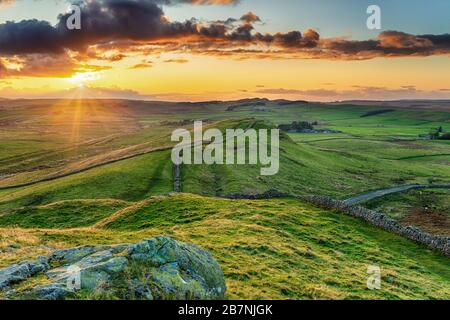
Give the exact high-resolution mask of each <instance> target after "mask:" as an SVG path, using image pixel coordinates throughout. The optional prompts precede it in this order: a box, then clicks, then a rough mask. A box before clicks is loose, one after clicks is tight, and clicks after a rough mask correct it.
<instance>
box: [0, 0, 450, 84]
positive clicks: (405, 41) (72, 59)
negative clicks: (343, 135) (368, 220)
mask: <svg viewBox="0 0 450 320" xmlns="http://www.w3.org/2000/svg"><path fill="white" fill-rule="evenodd" d="M19 1H20V0H19ZM10 2H11V0H8V1H5V0H0V3H2V4H6V3H10ZM238 2H239V1H233V0H139V1H138V0H98V1H81V0H80V1H78V3H79V4H80V6H81V11H82V13H81V14H82V29H81V30H68V29H67V28H66V21H67V19H68V17H69V16H70V14H68V13H63V14H60V15H59V16H58V22H57V23H56V25H51V24H50V23H49V22H47V21H40V20H36V19H29V20H22V21H7V22H5V23H2V24H0V71H1V73H0V77H18V76H47V75H49V74H53V75H55V76H66V75H67V74H68V73H70V72H76V71H77V69H78V70H80V68H81V69H83V70H85V71H95V70H98V68H101V67H99V66H95V65H92V64H89V63H88V61H89V60H90V59H97V60H108V61H118V60H120V59H122V58H124V57H125V56H126V53H127V52H129V53H131V54H147V55H148V54H160V53H166V52H172V53H179V52H183V53H191V54H198V55H210V56H218V57H230V58H234V59H334V60H365V59H373V58H378V57H388V58H389V57H410V56H433V55H448V54H450V34H438V35H433V34H424V35H412V34H408V33H404V32H400V31H385V32H382V33H380V34H379V36H378V37H377V38H375V39H369V40H362V41H357V40H351V39H347V38H322V37H321V36H320V34H319V33H318V32H317V31H316V30H313V29H307V30H305V31H299V30H292V31H288V32H276V33H262V32H259V31H257V30H256V27H257V24H258V23H259V22H260V21H261V18H260V17H259V16H258V15H256V14H255V13H254V12H248V13H246V14H244V15H242V16H241V17H240V18H232V17H231V18H229V19H227V20H224V21H207V22H204V21H200V20H197V19H195V18H192V19H190V20H186V21H171V20H169V18H167V17H166V16H165V14H164V11H163V6H164V5H180V4H192V5H234V4H236V3H238ZM108 50H118V51H120V52H121V53H120V54H117V55H115V56H114V57H108V56H106V55H104V54H103V52H106V51H108ZM43 57H45V58H44V59H45V60H41V59H43ZM113 58H114V59H116V60H114V59H113ZM42 61H44V62H45V63H46V65H47V66H50V67H49V68H47V71H45V70H41V69H42V68H39V66H38V65H37V64H39V63H40V64H41V65H42Z"/></svg>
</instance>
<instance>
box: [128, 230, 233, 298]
mask: <svg viewBox="0 0 450 320" xmlns="http://www.w3.org/2000/svg"><path fill="white" fill-rule="evenodd" d="M128 255H129V257H130V259H131V260H132V261H136V262H141V263H142V262H143V263H145V264H148V265H149V266H151V267H152V271H153V272H152V274H151V277H152V279H153V280H152V281H154V282H155V284H157V286H156V287H157V288H158V290H156V291H159V295H158V294H156V296H159V297H160V298H164V297H165V295H168V296H172V295H174V293H176V299H184V298H197V299H220V298H223V297H224V295H225V291H226V287H225V280H224V276H223V272H222V269H221V268H220V266H219V264H218V263H217V261H216V260H215V259H214V258H213V257H212V256H211V254H209V253H208V252H206V251H205V250H203V249H201V248H200V247H198V246H195V245H192V244H187V243H182V242H178V241H175V240H173V239H171V238H166V237H157V238H153V239H150V240H144V241H142V242H139V243H137V244H134V245H131V246H130V248H129V249H128Z"/></svg>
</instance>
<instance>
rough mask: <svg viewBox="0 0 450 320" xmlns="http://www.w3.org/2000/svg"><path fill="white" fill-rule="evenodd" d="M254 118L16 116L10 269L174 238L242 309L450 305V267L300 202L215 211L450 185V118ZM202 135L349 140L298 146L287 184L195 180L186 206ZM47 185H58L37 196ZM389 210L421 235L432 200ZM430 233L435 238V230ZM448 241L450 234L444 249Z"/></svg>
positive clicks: (368, 109) (10, 107) (36, 105)
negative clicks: (199, 249) (295, 124)
mask: <svg viewBox="0 0 450 320" xmlns="http://www.w3.org/2000/svg"><path fill="white" fill-rule="evenodd" d="M240 103H241V104H242V105H239V106H237V107H236V104H239V103H238V102H228V103H226V102H216V103H204V104H176V103H157V102H139V101H101V102H100V101H22V102H20V101H8V102H7V103H5V104H6V107H4V108H2V109H1V110H0V124H1V125H2V130H1V131H0V146H1V148H0V266H6V265H9V264H11V263H14V262H17V261H20V260H23V259H26V258H32V257H35V256H37V255H40V254H46V253H49V252H51V251H52V250H54V249H55V248H60V247H72V246H76V245H82V244H95V243H98V244H100V243H121V242H135V241H139V240H142V239H143V238H146V237H152V236H155V235H169V236H173V237H175V238H176V239H178V240H182V241H187V242H193V243H196V244H199V245H201V246H203V247H205V248H206V249H208V250H209V251H211V252H212V253H213V254H214V256H215V257H216V259H217V260H218V261H219V262H220V264H221V266H222V267H223V269H224V272H225V276H226V279H227V283H228V287H229V298H242V299H249V298H254V299H325V298H329V299H371V298H374V299H413V298H435V299H442V298H450V273H449V272H450V271H449V268H448V266H449V262H450V260H449V258H445V257H443V256H440V255H438V254H436V253H433V252H431V251H430V250H428V249H427V248H425V247H423V246H421V245H417V244H415V243H412V242H411V241H408V240H406V239H403V238H401V237H398V236H395V235H392V234H389V233H387V232H384V231H382V230H379V229H376V228H374V227H372V226H369V225H367V224H366V223H364V222H362V221H359V220H356V219H354V218H351V217H347V216H343V215H340V214H337V213H333V212H328V211H324V210H320V209H317V208H315V207H313V206H311V205H309V204H307V203H304V202H302V201H300V200H294V199H279V200H260V201H245V200H240V201H237V200H236V201H232V200H225V199H221V198H217V197H214V196H224V195H229V194H232V193H261V192H264V191H267V190H269V189H278V190H280V191H284V192H287V193H294V194H318V195H329V196H332V197H335V198H341V199H343V198H347V197H350V196H353V195H355V194H359V193H362V192H365V191H368V190H373V189H378V188H384V187H391V186H393V185H399V184H407V183H416V182H417V183H428V182H430V181H432V182H448V181H450V171H449V170H448V165H449V163H450V162H449V161H450V156H449V155H450V144H449V142H448V141H431V140H421V139H418V137H417V135H418V134H423V133H428V132H429V131H430V130H431V129H432V128H437V127H439V126H442V127H443V128H444V130H447V131H449V130H450V127H449V125H448V124H449V121H450V113H449V112H446V111H442V110H432V109H420V108H419V109H414V110H408V109H402V108H395V107H392V108H393V109H394V110H393V111H391V112H387V113H381V114H377V112H378V111H377V110H379V109H380V107H377V106H355V105H339V106H335V105H323V104H303V103H296V104H289V105H282V104H280V102H277V101H265V102H264V103H265V106H263V107H258V108H255V107H254V106H251V105H248V103H247V102H245V103H244V102H240ZM230 107H232V108H230ZM261 108H263V109H264V110H263V111H261ZM389 108H391V106H390V107H389ZM367 114H369V115H368V116H367ZM200 119H203V120H205V121H206V123H207V126H211V127H219V128H221V129H225V128H236V127H240V128H248V127H250V126H251V127H253V128H272V127H274V126H276V125H278V124H283V123H284V124H286V123H291V122H292V121H311V122H312V121H317V122H318V123H319V125H318V128H331V129H337V130H340V131H342V133H333V134H301V133H289V134H286V133H284V134H282V136H281V145H280V171H279V173H278V174H277V175H275V176H261V175H260V167H259V166H258V165H255V166H251V165H245V166H242V165H231V166H229V165H226V166H225V165H223V166H222V165H212V166H206V165H183V166H182V170H181V171H182V189H183V192H185V193H186V194H177V195H171V196H167V194H169V193H170V192H171V191H172V190H173V165H172V162H171V160H170V150H169V149H170V148H167V147H168V146H169V147H170V146H171V145H173V143H172V142H171V141H170V134H171V132H172V131H173V130H174V129H177V128H180V127H185V128H189V129H192V122H191V121H192V120H200ZM43 178H47V179H49V180H48V181H43V182H38V183H33V181H34V182H36V181H39V180H41V179H43ZM27 182H30V183H31V184H30V185H27V186H22V187H16V188H9V189H4V188H3V189H2V187H5V186H11V185H15V184H20V183H27ZM439 192H442V194H441V193H439V194H438V193H437V191H436V192H433V194H434V196H433V197H434V198H433V199H432V200H430V199H431V198H426V199H428V200H430V201H428V200H427V201H428V202H427V205H428V206H429V204H430V203H431V204H433V205H435V206H438V207H439V208H440V209H439V210H441V209H442V210H443V212H441V213H445V212H448V208H447V205H446V204H447V203H448V194H447V193H446V191H442V190H441V191H439ZM193 194H197V195H193ZM200 195H203V196H200ZM204 196H210V197H204ZM389 197H392V198H389V199H387V198H386V199H379V200H380V202H376V203H375V202H374V203H369V205H370V206H372V207H377V208H378V207H379V208H381V209H382V211H387V212H388V213H390V214H391V215H392V216H393V217H396V218H398V219H399V220H400V221H405V223H411V221H413V220H414V221H415V222H417V221H419V220H418V219H417V216H416V215H411V214H410V209H411V210H412V209H414V210H416V209H417V208H424V205H423V203H424V197H423V195H422V194H415V193H408V194H405V195H391V196H389ZM377 201H378V200H377ZM405 204H407V205H405ZM408 206H410V207H408ZM390 208H391V209H390ZM412 217H413V218H414V219H413V220H411V219H410V218H412ZM421 217H423V216H421ZM427 217H428V216H427ZM408 219H409V220H408ZM420 221H422V222H424V221H425V220H423V219H422V220H420ZM439 221H441V220H439ZM419 226H421V227H423V228H425V229H426V230H431V229H427V227H428V226H430V224H426V223H425V224H422V225H419ZM433 226H435V224H434V225H433ZM448 229H449V227H448V226H447V225H440V230H441V231H440V232H443V234H448V233H444V232H447V231H448ZM442 230H443V231H442ZM370 265H379V266H380V267H381V269H382V276H383V288H382V290H380V291H369V290H367V289H366V279H367V276H368V275H367V274H366V271H367V267H368V266H370ZM33 281H42V282H45V278H43V277H41V278H38V279H37V280H33ZM27 285H30V283H25V284H22V285H19V287H21V288H23V287H24V286H27Z"/></svg>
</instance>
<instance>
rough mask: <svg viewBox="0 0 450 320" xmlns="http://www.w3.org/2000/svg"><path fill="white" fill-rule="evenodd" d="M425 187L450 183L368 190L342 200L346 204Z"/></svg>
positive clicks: (447, 186)
mask: <svg viewBox="0 0 450 320" xmlns="http://www.w3.org/2000/svg"><path fill="white" fill-rule="evenodd" d="M425 188H450V184H408V185H403V186H397V187H393V188H387V189H379V190H375V191H370V192H367V193H363V194H360V195H358V196H355V197H352V198H349V199H346V200H344V202H346V203H348V204H355V203H357V202H361V201H367V200H372V199H375V198H379V197H382V196H385V195H387V194H392V193H398V192H404V191H408V190H412V189H425Z"/></svg>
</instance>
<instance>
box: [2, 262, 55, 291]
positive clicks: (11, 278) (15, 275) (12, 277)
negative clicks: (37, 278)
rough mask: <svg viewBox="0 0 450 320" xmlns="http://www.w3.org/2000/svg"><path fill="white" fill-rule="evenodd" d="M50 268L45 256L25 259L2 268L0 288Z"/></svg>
mask: <svg viewBox="0 0 450 320" xmlns="http://www.w3.org/2000/svg"><path fill="white" fill-rule="evenodd" d="M48 269H49V264H48V260H47V258H45V257H38V258H37V260H34V261H23V262H21V263H19V264H14V265H12V266H9V267H7V268H3V269H0V290H1V289H4V288H7V287H9V286H10V285H11V284H14V283H17V282H20V281H23V280H25V279H27V278H29V277H32V276H34V275H36V274H38V273H42V272H45V271H46V270H48Z"/></svg>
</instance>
